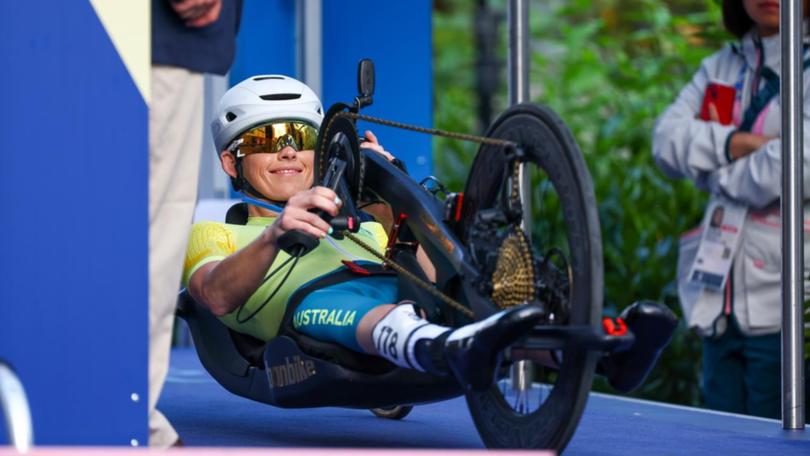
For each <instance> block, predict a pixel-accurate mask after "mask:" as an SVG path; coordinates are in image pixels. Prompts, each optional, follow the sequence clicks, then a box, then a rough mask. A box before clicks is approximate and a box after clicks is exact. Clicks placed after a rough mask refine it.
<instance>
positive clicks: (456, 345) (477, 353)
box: [443, 305, 542, 391]
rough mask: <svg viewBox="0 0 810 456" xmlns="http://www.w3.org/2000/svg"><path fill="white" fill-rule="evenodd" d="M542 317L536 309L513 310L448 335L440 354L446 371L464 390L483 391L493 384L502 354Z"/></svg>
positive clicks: (517, 308)
mask: <svg viewBox="0 0 810 456" xmlns="http://www.w3.org/2000/svg"><path fill="white" fill-rule="evenodd" d="M541 317H542V311H541V310H540V309H539V308H538V307H536V306H531V305H523V306H516V307H511V308H509V309H506V310H504V311H501V312H498V313H496V314H495V315H492V316H490V317H489V318H487V319H485V320H482V321H479V322H477V323H472V324H470V325H467V326H463V327H461V328H458V329H456V330H454V331H452V332H450V333H448V334H447V336H446V337H447V340H446V341H445V342H444V350H443V352H444V361H445V362H446V365H447V368H448V369H449V370H450V371H451V372H452V373H453V375H454V376H455V377H456V379H457V380H458V381H459V382H460V383H461V384H462V385H463V386H464V388H465V389H467V390H475V391H483V390H486V389H487V388H489V387H490V386H491V385H492V384H493V382H494V381H495V373H496V371H497V370H498V367H499V366H500V361H501V354H502V353H503V350H504V349H505V348H506V347H508V346H509V345H511V344H512V343H514V342H516V341H517V340H518V339H520V338H521V337H523V336H524V335H526V333H528V332H529V330H531V329H532V328H533V327H534V326H535V325H536V324H537V323H538V322H539V321H540V318H541Z"/></svg>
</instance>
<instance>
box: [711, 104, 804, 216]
mask: <svg viewBox="0 0 810 456" xmlns="http://www.w3.org/2000/svg"><path fill="white" fill-rule="evenodd" d="M806 105H807V103H806V102H805V106H806ZM802 123H803V128H802V129H803V130H804V135H803V136H804V153H803V154H802V155H803V159H802V166H803V168H802V169H803V176H804V179H803V180H804V199H805V200H807V199H809V198H810V153H809V152H808V147H810V135H808V133H810V132H808V129H810V117H808V115H807V114H805V115H804V118H803V120H802ZM708 182H709V191H711V192H712V193H720V192H722V193H724V194H726V195H727V196H728V197H730V198H732V199H734V200H737V201H739V202H741V203H744V204H747V205H749V206H753V207H755V208H762V207H765V206H767V205H769V204H771V203H773V202H774V201H776V200H777V199H779V196H780V195H781V194H782V141H781V140H780V139H774V140H773V141H769V142H768V143H767V144H765V145H764V146H762V148H760V149H759V150H757V151H756V152H753V153H751V154H750V155H747V156H745V157H743V158H741V159H739V160H736V161H734V163H732V164H730V165H729V166H725V167H723V168H720V169H718V170H717V171H715V172H714V173H712V174H711V176H710V177H709V179H708Z"/></svg>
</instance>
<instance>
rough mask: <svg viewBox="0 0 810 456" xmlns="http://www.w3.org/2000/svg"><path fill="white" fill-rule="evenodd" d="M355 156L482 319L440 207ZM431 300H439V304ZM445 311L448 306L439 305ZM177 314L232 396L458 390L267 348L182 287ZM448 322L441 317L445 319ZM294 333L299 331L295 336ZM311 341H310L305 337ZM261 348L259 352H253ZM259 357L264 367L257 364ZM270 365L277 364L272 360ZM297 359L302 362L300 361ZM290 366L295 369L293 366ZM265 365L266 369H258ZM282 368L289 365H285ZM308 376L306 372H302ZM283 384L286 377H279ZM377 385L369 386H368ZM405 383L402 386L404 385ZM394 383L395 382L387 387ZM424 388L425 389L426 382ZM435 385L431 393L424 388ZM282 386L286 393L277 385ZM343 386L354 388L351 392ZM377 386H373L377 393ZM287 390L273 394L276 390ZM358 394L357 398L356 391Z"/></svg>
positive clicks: (375, 161)
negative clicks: (279, 372)
mask: <svg viewBox="0 0 810 456" xmlns="http://www.w3.org/2000/svg"><path fill="white" fill-rule="evenodd" d="M360 156H361V158H362V159H363V160H364V161H365V166H366V188H367V189H368V190H370V191H371V192H373V193H374V194H375V196H377V197H378V198H380V199H381V200H383V201H385V202H386V203H387V204H388V205H390V206H391V208H392V211H393V213H394V214H405V215H407V220H406V223H407V224H408V231H409V232H410V234H412V235H413V237H414V238H415V239H416V241H417V242H418V243H419V245H421V246H422V247H423V248H424V249H425V252H426V254H427V255H428V257H429V258H430V259H431V260H432V261H433V263H434V265H435V266H436V271H437V277H436V287H437V288H438V289H439V290H444V291H448V290H455V293H456V294H457V295H459V297H460V298H461V299H460V300H461V301H462V302H465V303H467V304H468V305H469V307H470V308H471V309H472V310H473V312H474V313H475V317H476V319H482V318H486V317H487V316H488V315H490V314H492V313H494V311H495V309H496V307H495V306H494V305H493V304H492V303H491V302H488V299H487V298H486V297H484V296H481V295H480V294H479V293H478V292H477V291H476V290H475V287H474V285H473V284H474V283H475V281H476V280H477V279H478V275H479V272H478V271H477V269H476V267H475V266H474V265H473V263H472V261H471V259H470V258H469V254H468V251H467V249H466V248H465V247H464V246H463V245H462V243H461V242H460V241H459V239H458V238H457V236H456V235H455V233H454V232H453V230H452V229H451V228H450V227H449V226H448V225H447V224H446V223H445V222H444V221H443V218H444V215H443V214H444V207H443V205H442V203H441V202H440V201H439V200H438V198H436V197H435V196H434V195H432V194H431V193H429V192H428V191H427V190H426V189H424V188H423V187H422V186H420V185H419V184H418V183H416V182H415V181H414V180H413V179H412V178H411V177H409V176H408V175H407V174H406V173H404V172H403V171H402V170H400V169H399V168H397V167H395V166H394V165H392V164H391V163H389V162H388V161H387V160H386V159H385V158H384V157H383V156H382V155H380V154H377V153H375V152H371V151H368V150H363V149H361V151H360ZM437 305H439V306H440V307H441V306H442V303H441V302H438V303H437ZM442 310H443V311H444V312H445V313H452V312H453V310H452V309H449V308H443V309H442ZM178 315H179V316H180V317H181V318H183V319H184V320H185V321H186V322H187V323H188V324H189V327H190V330H191V333H192V337H193V339H194V341H195V347H196V350H197V353H198V355H199V357H200V360H201V361H202V364H203V366H204V367H205V368H206V370H208V372H209V373H211V375H212V376H213V377H214V378H215V379H216V380H217V381H218V382H219V383H220V384H222V385H223V386H224V387H225V388H226V389H228V390H229V391H231V392H232V393H234V394H237V395H240V396H243V397H247V398H250V399H254V400H257V401H260V402H264V403H268V404H271V405H276V406H279V407H320V406H343V407H351V408H374V407H387V406H392V405H398V404H414V403H422V402H431V401H435V400H442V399H447V398H450V397H455V396H458V395H460V394H462V390H461V389H460V388H459V387H458V386H457V385H454V384H453V381H452V380H449V379H448V378H441V377H433V376H430V375H428V374H424V373H419V372H413V371H408V370H406V369H399V368H394V369H390V370H388V371H387V372H384V373H381V374H376V375H375V374H368V373H358V372H352V371H351V369H346V368H344V367H343V366H340V365H339V364H334V363H331V362H330V361H328V360H325V359H319V358H318V357H317V356H312V355H311V354H309V353H307V352H305V351H302V350H301V348H300V347H298V344H299V343H300V339H299V340H297V341H296V340H293V339H292V338H290V337H288V336H287V335H282V336H279V337H277V338H276V339H274V340H271V341H270V342H268V343H267V345H266V346H264V345H262V344H259V343H258V342H257V341H255V340H252V341H251V340H250V338H248V337H246V336H244V335H240V334H238V333H235V332H233V331H231V330H229V329H227V328H226V327H225V326H224V325H223V324H222V323H221V322H219V320H217V319H216V318H215V317H214V316H213V315H212V314H210V313H209V312H208V311H207V310H205V309H204V308H202V307H201V306H199V305H197V304H196V303H194V301H193V300H192V299H191V297H190V296H189V295H188V293H187V292H183V293H181V297H180V302H179V306H178ZM445 324H447V322H445ZM299 337H300V335H299ZM632 341H633V338H632V335H631V334H626V335H623V336H613V335H606V334H604V333H602V331H601V330H600V329H599V328H594V327H592V326H589V325H571V326H538V327H536V328H534V330H533V331H532V333H531V334H530V335H529V336H528V337H527V338H525V339H524V340H523V341H521V342H520V343H518V344H516V345H515V346H514V349H515V350H518V349H519V350H520V351H521V352H523V353H524V354H525V355H526V358H528V359H531V358H532V356H531V352H532V351H535V350H549V349H562V348H566V347H568V346H572V345H575V346H578V347H581V348H587V349H588V350H595V351H602V352H613V351H618V350H621V349H623V348H625V347H627V346H629V345H630V344H631V343H632ZM307 342H309V343H313V341H311V340H309V341H307ZM328 345H329V344H322V346H323V347H325V348H324V350H325V351H327V352H328V351H329V350H340V349H339V348H338V347H336V346H328ZM259 350H261V352H262V353H261V354H259V353H258V351H259ZM260 358H263V360H264V363H265V366H264V368H265V369H262V366H260V365H257V362H256V361H257V360H258V359H260ZM285 358H286V359H287V360H289V363H288V364H290V363H291V364H292V365H295V366H293V367H295V369H298V372H299V373H297V374H291V375H292V378H293V379H294V380H301V381H298V382H293V383H292V384H284V383H285V382H281V381H279V380H278V379H277V380H276V381H275V383H274V380H273V378H272V373H271V371H272V368H273V366H277V365H279V364H284V363H277V361H278V360H283V359H285ZM310 361H312V362H313V363H317V366H316V367H315V368H314V370H315V371H317V372H318V373H319V374H320V377H321V378H322V381H318V382H313V386H312V387H307V388H304V387H302V384H304V383H307V382H309V381H311V379H312V378H314V377H317V375H312V376H310V377H307V375H306V374H303V373H301V372H304V371H301V370H300V369H299V367H300V366H303V368H304V370H306V369H307V366H312V365H309V364H308V363H309V362H310ZM273 363H276V364H273ZM302 363H303V364H302ZM296 366H297V367H296ZM262 370H265V372H261V371H262ZM288 370H289V369H288ZM304 377H307V378H304ZM341 379H343V380H345V381H346V384H347V385H348V384H351V383H354V384H356V385H362V387H361V388H353V387H349V386H346V389H344V391H343V392H342V393H341V397H340V398H338V397H335V396H334V395H333V394H316V392H315V391H316V390H317V389H318V388H321V387H324V388H325V387H327V386H328V385H330V384H332V388H329V389H330V390H333V389H334V384H335V383H337V382H340V381H341ZM286 383H290V382H286ZM375 383H377V384H379V385H381V386H383V387H381V388H377V389H375V388H369V385H370V384H375ZM409 384H410V385H411V386H412V387H408V385H409ZM394 387H396V388H394ZM425 387H428V388H425ZM430 387H434V389H435V391H428V390H430ZM281 390H285V391H281ZM349 390H352V391H355V390H356V392H357V394H352V393H350V392H349ZM377 390H379V391H377ZM282 392H283V393H287V392H289V394H280V393H282ZM360 396H363V397H360Z"/></svg>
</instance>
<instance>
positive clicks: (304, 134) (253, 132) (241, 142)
mask: <svg viewBox="0 0 810 456" xmlns="http://www.w3.org/2000/svg"><path fill="white" fill-rule="evenodd" d="M317 140H318V129H317V128H315V127H313V126H312V125H310V124H308V123H305V122H301V121H296V120H292V121H282V122H273V123H269V124H265V125H259V126H256V127H253V128H251V129H250V130H248V131H246V132H244V133H242V134H241V135H240V136H239V138H237V140H236V141H235V145H236V146H237V147H236V156H237V157H244V156H245V155H250V154H259V153H265V154H266V153H276V152H279V151H280V150H282V149H284V148H285V147H287V146H290V147H292V148H293V149H295V150H296V151H302V150H314V149H315V143H316V142H317Z"/></svg>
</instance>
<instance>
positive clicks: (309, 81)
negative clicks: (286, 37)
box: [296, 0, 323, 97]
mask: <svg viewBox="0 0 810 456" xmlns="http://www.w3.org/2000/svg"><path fill="white" fill-rule="evenodd" d="M322 11H323V5H322V3H321V0H298V2H297V4H296V16H297V18H298V20H297V25H298V29H297V30H296V44H297V47H298V49H297V54H298V55H297V62H296V63H297V65H296V66H297V68H296V70H297V73H298V78H299V79H301V80H302V81H304V83H305V84H306V85H308V86H309V88H310V89H312V91H313V92H315V93H316V94H317V95H318V96H319V97H323V93H322V89H323V74H322V73H323V72H322V68H321V67H322V65H321V63H322V58H321V57H322V53H323V43H322V39H323V38H322V35H321V31H322V23H323V17H322V15H323V14H322Z"/></svg>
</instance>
